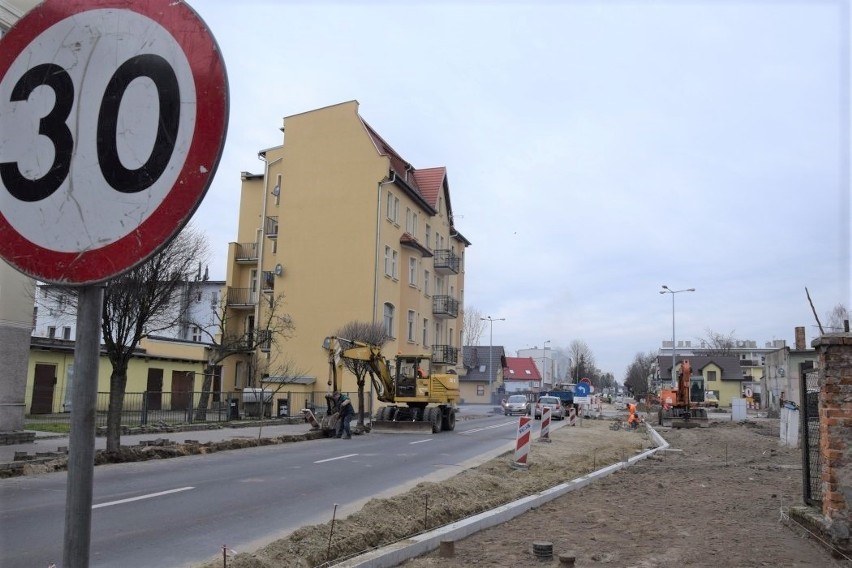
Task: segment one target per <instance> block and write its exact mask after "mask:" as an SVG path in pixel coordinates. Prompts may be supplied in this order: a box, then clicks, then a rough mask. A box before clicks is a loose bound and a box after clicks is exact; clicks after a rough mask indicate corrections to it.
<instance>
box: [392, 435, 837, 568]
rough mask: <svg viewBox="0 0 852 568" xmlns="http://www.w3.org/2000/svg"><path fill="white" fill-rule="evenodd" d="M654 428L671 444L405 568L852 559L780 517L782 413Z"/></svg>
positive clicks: (785, 490)
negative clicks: (837, 555)
mask: <svg viewBox="0 0 852 568" xmlns="http://www.w3.org/2000/svg"><path fill="white" fill-rule="evenodd" d="M657 430H658V432H659V433H660V434H661V435H662V436H663V437H664V438H665V439H666V440H667V441H668V442H669V443H670V444H671V451H665V452H658V453H657V454H655V456H654V457H651V458H649V459H646V460H643V461H641V462H639V463H638V464H636V465H634V466H631V467H629V468H625V469H622V470H620V471H619V472H617V473H615V474H613V475H611V476H609V477H607V478H605V479H603V480H601V481H599V482H597V483H594V484H591V485H589V486H587V487H584V488H582V489H580V490H578V491H575V492H572V493H569V494H567V495H564V496H562V497H559V498H557V499H555V500H553V501H551V502H550V503H548V504H546V505H544V506H542V507H540V508H539V509H537V510H532V511H529V512H528V513H525V514H523V515H521V516H519V517H516V518H515V519H513V520H512V521H510V522H508V523H505V524H503V525H500V526H497V527H493V528H491V529H487V530H485V531H482V532H480V533H478V534H476V535H472V536H470V537H468V538H466V539H464V540H461V541H459V542H456V543H455V555H454V557H452V558H442V557H439V552H434V553H431V554H429V555H427V556H423V557H420V558H417V559H414V560H411V561H409V562H406V563H405V564H403V565H402V566H404V568H432V567H437V566H440V567H442V568H454V567H459V568H461V567H463V566H464V567H467V566H491V567H495V566H496V567H509V566H530V565H536V566H564V564H560V561H559V556H560V555H564V556H566V557H574V558H575V566H578V567H582V566H599V565H605V566H608V567H621V566H624V567H654V568H680V567H683V566H695V567H704V566H706V567H727V566H731V567H738V568H740V567H763V566H773V567H775V566H779V567H780V566H784V567H787V566H801V567H814V568H817V567H819V568H829V567H838V568H839V567H846V568H849V567H850V566H852V561H849V560H848V559H846V560H843V559H834V558H832V556H831V555H830V554H829V552H828V551H827V550H826V549H825V548H823V547H821V546H819V545H818V544H816V542H815V541H814V540H813V539H812V538H811V537H809V536H808V534H807V533H806V531H805V530H804V529H802V528H801V527H800V526H798V525H797V523H795V522H794V521H793V520H790V519H788V518H786V512H787V511H788V510H789V507H790V506H791V505H794V506H795V505H801V503H802V498H801V492H802V469H801V454H800V450H798V449H791V448H784V447H782V446H780V445H779V443H778V436H777V435H778V428H777V422H771V421H768V420H764V421H759V420H758V421H753V422H743V423H731V422H716V423H711V427H710V428H697V429H690V430H675V429H666V428H657ZM534 542H537V543H541V542H545V543H551V544H552V547H553V559H552V560H549V561H548V560H539V559H537V558H536V557H535V556H534V555H533V552H532V545H533V543H534Z"/></svg>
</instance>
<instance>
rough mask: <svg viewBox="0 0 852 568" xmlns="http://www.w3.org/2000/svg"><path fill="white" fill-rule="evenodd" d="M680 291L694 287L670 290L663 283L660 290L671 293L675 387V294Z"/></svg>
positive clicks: (687, 290)
mask: <svg viewBox="0 0 852 568" xmlns="http://www.w3.org/2000/svg"><path fill="white" fill-rule="evenodd" d="M681 292H695V288H684V289H683V290H672V289H671V288H669V287H668V286H666V285H665V284H663V289H662V290H660V294H671V295H672V388H676V387H677V384H676V383H675V294H680V293H681Z"/></svg>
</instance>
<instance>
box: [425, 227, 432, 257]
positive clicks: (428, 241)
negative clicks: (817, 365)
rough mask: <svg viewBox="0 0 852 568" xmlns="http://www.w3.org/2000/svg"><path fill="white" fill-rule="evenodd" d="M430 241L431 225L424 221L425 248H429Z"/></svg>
mask: <svg viewBox="0 0 852 568" xmlns="http://www.w3.org/2000/svg"><path fill="white" fill-rule="evenodd" d="M431 243H432V226H431V225H429V223H426V243H425V244H426V248H427V249H429V250H431V247H430V245H431Z"/></svg>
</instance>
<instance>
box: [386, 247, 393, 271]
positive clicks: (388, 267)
mask: <svg viewBox="0 0 852 568" xmlns="http://www.w3.org/2000/svg"><path fill="white" fill-rule="evenodd" d="M385 276H393V271H392V269H391V248H390V247H389V246H386V247H385Z"/></svg>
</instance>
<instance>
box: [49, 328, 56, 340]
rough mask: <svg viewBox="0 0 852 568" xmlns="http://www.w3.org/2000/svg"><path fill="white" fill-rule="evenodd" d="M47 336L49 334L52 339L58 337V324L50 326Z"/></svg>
mask: <svg viewBox="0 0 852 568" xmlns="http://www.w3.org/2000/svg"><path fill="white" fill-rule="evenodd" d="M47 336H48V337H49V338H50V339H56V326H53V325H51V326H48V328H47Z"/></svg>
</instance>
